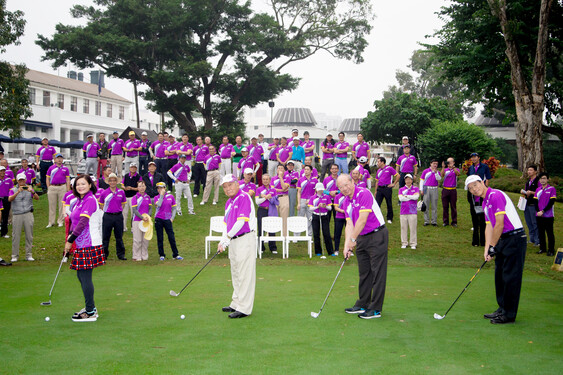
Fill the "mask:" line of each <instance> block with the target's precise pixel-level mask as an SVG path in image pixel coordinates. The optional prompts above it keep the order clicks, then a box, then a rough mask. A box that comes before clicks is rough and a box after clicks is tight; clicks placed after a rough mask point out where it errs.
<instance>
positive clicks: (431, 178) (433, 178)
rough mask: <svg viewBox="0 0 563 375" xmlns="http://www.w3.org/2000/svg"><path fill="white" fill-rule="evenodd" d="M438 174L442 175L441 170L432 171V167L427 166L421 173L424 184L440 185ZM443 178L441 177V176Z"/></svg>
mask: <svg viewBox="0 0 563 375" xmlns="http://www.w3.org/2000/svg"><path fill="white" fill-rule="evenodd" d="M438 176H440V172H439V171H438V170H436V172H432V169H431V168H426V169H425V170H423V171H422V174H421V175H420V179H421V181H424V185H423V186H435V187H437V186H438ZM440 179H441V177H440Z"/></svg>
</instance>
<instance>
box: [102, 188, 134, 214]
mask: <svg viewBox="0 0 563 375" xmlns="http://www.w3.org/2000/svg"><path fill="white" fill-rule="evenodd" d="M99 201H100V203H102V204H103V205H104V212H107V213H108V214H114V213H118V212H122V211H123V204H124V203H125V202H127V197H126V196H125V191H124V190H121V189H119V188H116V189H115V193H113V192H112V191H111V188H107V189H105V190H104V192H103V193H102V195H100V199H99Z"/></svg>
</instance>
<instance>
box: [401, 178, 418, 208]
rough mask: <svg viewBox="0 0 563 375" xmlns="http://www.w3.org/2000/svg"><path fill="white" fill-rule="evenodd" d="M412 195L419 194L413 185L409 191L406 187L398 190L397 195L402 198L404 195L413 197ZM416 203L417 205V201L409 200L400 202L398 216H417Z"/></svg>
mask: <svg viewBox="0 0 563 375" xmlns="http://www.w3.org/2000/svg"><path fill="white" fill-rule="evenodd" d="M414 194H420V190H419V189H418V188H417V187H416V186H414V185H411V187H410V189H409V188H408V187H407V186H406V185H405V186H403V187H402V188H400V189H399V195H403V196H404V195H414ZM417 203H418V200H410V201H405V202H401V210H400V214H401V215H416V214H417V207H416V206H417Z"/></svg>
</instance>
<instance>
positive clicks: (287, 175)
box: [283, 170, 300, 188]
mask: <svg viewBox="0 0 563 375" xmlns="http://www.w3.org/2000/svg"><path fill="white" fill-rule="evenodd" d="M283 178H284V181H286V182H288V181H289V182H288V183H289V187H290V188H296V187H297V181H299V178H300V177H299V173H298V172H296V171H295V170H293V171H291V172H290V171H289V170H287V171H285V172H284V173H283ZM291 180H297V181H296V182H295V183H294V184H292V183H291Z"/></svg>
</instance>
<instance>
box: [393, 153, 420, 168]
mask: <svg viewBox="0 0 563 375" xmlns="http://www.w3.org/2000/svg"><path fill="white" fill-rule="evenodd" d="M416 163H417V162H416V158H415V157H414V156H413V155H409V156H407V155H404V154H403V155H401V156H399V159H397V164H398V165H399V171H400V172H401V173H413V172H414V166H415V165H416Z"/></svg>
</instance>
